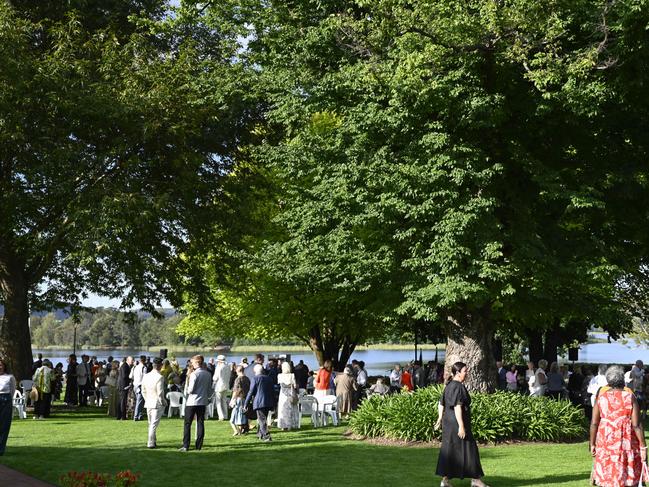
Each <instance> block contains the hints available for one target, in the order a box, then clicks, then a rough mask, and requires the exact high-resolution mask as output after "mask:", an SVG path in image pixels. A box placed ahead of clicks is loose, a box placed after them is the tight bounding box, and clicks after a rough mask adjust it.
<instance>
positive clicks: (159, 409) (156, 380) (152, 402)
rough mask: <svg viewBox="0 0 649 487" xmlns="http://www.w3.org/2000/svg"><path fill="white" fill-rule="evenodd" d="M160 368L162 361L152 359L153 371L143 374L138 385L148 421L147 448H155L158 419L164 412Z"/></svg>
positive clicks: (162, 378) (162, 383)
mask: <svg viewBox="0 0 649 487" xmlns="http://www.w3.org/2000/svg"><path fill="white" fill-rule="evenodd" d="M161 368H162V359H161V358H158V357H156V358H154V359H153V370H151V372H149V373H148V374H145V376H144V378H143V379H142V383H141V384H140V386H141V390H142V397H143V398H144V407H145V408H146V412H147V418H148V420H149V436H148V440H147V445H146V446H147V447H148V448H156V446H157V444H156V431H157V429H158V425H159V424H160V418H161V417H162V413H163V412H164V408H165V406H166V403H167V401H166V400H165V397H164V377H163V376H162V374H161V373H160V369H161Z"/></svg>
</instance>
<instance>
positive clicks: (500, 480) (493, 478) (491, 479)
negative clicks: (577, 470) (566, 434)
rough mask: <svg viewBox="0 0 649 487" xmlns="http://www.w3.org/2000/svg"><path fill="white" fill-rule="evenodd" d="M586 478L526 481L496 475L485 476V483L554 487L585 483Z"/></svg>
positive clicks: (552, 477)
mask: <svg viewBox="0 0 649 487" xmlns="http://www.w3.org/2000/svg"><path fill="white" fill-rule="evenodd" d="M587 480H588V476H584V475H583V474H551V475H546V476H542V477H533V478H526V479H513V478H511V477H499V476H498V475H487V476H486V477H485V482H487V483H488V484H489V485H494V486H499V485H503V486H505V485H506V486H507V487H528V486H532V485H533V486H539V485H555V484H565V483H566V482H584V485H585V482H586V481H587Z"/></svg>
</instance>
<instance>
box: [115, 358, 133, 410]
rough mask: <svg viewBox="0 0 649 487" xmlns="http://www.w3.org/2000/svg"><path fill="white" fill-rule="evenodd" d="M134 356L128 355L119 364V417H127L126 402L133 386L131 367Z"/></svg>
mask: <svg viewBox="0 0 649 487" xmlns="http://www.w3.org/2000/svg"><path fill="white" fill-rule="evenodd" d="M132 366H133V357H126V360H125V361H124V362H122V365H120V366H119V373H118V375H117V392H118V394H119V402H118V403H117V419H126V404H127V403H128V391H129V389H130V388H131V367H132Z"/></svg>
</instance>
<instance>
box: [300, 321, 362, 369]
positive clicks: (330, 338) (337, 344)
mask: <svg viewBox="0 0 649 487" xmlns="http://www.w3.org/2000/svg"><path fill="white" fill-rule="evenodd" d="M328 331H329V333H327V339H326V340H323V338H322V335H323V333H322V331H321V329H320V327H319V326H314V327H313V328H311V330H309V342H308V345H309V347H310V348H311V350H312V351H313V354H314V355H315V358H316V360H317V361H318V365H319V366H320V367H322V365H324V362H325V360H331V361H332V363H333V367H334V370H337V371H339V372H342V371H343V369H344V368H345V365H347V363H348V362H349V359H350V358H351V356H352V353H354V350H355V349H356V345H357V343H356V342H355V341H354V340H351V339H350V338H349V337H345V338H344V339H341V338H339V337H337V336H335V335H334V334H332V333H331V330H328Z"/></svg>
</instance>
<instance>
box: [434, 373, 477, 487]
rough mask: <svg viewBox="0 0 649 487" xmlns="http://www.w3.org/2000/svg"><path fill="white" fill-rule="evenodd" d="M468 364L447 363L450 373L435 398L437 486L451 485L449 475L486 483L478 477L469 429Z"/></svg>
mask: <svg viewBox="0 0 649 487" xmlns="http://www.w3.org/2000/svg"><path fill="white" fill-rule="evenodd" d="M467 373H468V368H467V366H466V364H464V363H463V362H455V363H454V364H453V366H452V367H451V377H449V381H448V382H447V384H446V387H445V388H444V393H443V394H442V398H441V400H440V402H439V406H438V411H439V418H438V420H437V424H436V425H435V427H436V428H439V427H440V426H441V427H442V447H441V449H440V452H439V458H438V459H437V470H436V473H437V475H440V476H441V477H442V483H441V487H451V484H450V482H449V479H452V478H459V479H464V478H465V477H469V478H471V479H472V480H471V485H472V486H474V487H488V486H487V484H485V483H484V482H483V481H482V477H483V476H484V472H483V471H482V466H481V465H480V455H479V453H478V445H477V444H476V441H475V439H474V438H473V434H472V432H471V396H469V391H467V390H466V387H465V386H464V381H465V379H466V376H467Z"/></svg>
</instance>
